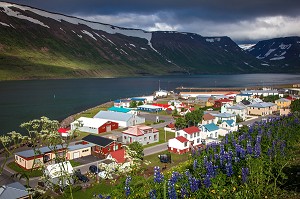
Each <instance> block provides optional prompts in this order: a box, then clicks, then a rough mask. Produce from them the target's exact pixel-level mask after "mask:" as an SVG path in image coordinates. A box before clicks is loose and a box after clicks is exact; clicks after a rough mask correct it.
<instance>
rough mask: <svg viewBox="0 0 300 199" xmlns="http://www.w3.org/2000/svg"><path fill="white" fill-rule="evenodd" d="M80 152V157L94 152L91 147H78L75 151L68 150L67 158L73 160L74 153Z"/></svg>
mask: <svg viewBox="0 0 300 199" xmlns="http://www.w3.org/2000/svg"><path fill="white" fill-rule="evenodd" d="M77 152H79V158H81V157H85V156H89V155H91V154H92V150H91V147H87V148H83V149H78V150H75V151H68V153H67V160H73V159H74V158H73V157H74V153H77Z"/></svg>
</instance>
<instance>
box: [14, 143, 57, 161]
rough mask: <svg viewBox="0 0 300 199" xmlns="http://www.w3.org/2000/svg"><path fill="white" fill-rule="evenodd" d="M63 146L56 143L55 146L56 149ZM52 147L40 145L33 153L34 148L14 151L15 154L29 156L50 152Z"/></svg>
mask: <svg viewBox="0 0 300 199" xmlns="http://www.w3.org/2000/svg"><path fill="white" fill-rule="evenodd" d="M62 148H63V147H62V146H61V145H57V146H56V148H55V149H56V150H59V149H62ZM53 149H54V147H51V149H50V148H49V147H47V146H45V147H42V148H37V149H36V150H37V151H36V152H37V153H34V150H33V149H29V150H26V151H20V152H17V153H15V154H16V155H18V156H21V157H24V158H29V157H34V156H35V155H36V156H38V155H44V154H45V153H48V152H51V151H53ZM38 150H39V151H40V152H41V153H39V152H38Z"/></svg>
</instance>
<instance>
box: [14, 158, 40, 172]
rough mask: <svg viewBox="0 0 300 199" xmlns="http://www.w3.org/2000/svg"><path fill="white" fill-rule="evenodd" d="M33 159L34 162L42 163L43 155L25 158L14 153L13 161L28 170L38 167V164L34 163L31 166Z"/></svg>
mask: <svg viewBox="0 0 300 199" xmlns="http://www.w3.org/2000/svg"><path fill="white" fill-rule="evenodd" d="M34 161H36V163H38V162H40V163H43V157H36V158H35V159H34V158H30V159H25V158H23V157H21V156H18V155H15V162H16V163H17V164H18V165H19V166H20V167H22V168H24V169H26V170H30V169H32V168H38V167H40V166H39V164H35V165H34V167H33V163H34Z"/></svg>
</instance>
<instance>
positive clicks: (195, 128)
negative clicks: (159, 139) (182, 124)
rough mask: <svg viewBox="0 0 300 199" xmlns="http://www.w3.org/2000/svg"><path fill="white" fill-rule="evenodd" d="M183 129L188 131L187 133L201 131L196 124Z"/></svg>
mask: <svg viewBox="0 0 300 199" xmlns="http://www.w3.org/2000/svg"><path fill="white" fill-rule="evenodd" d="M183 131H184V132H186V133H187V134H192V133H196V132H200V129H199V128H198V127H196V126H191V127H188V128H185V129H183Z"/></svg>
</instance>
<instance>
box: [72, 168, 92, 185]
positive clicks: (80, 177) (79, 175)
mask: <svg viewBox="0 0 300 199" xmlns="http://www.w3.org/2000/svg"><path fill="white" fill-rule="evenodd" d="M74 175H75V177H76V178H77V179H78V180H80V181H81V182H88V181H90V180H89V179H88V177H86V176H85V175H83V174H82V173H81V171H80V169H78V170H76V171H75V173H74Z"/></svg>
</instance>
